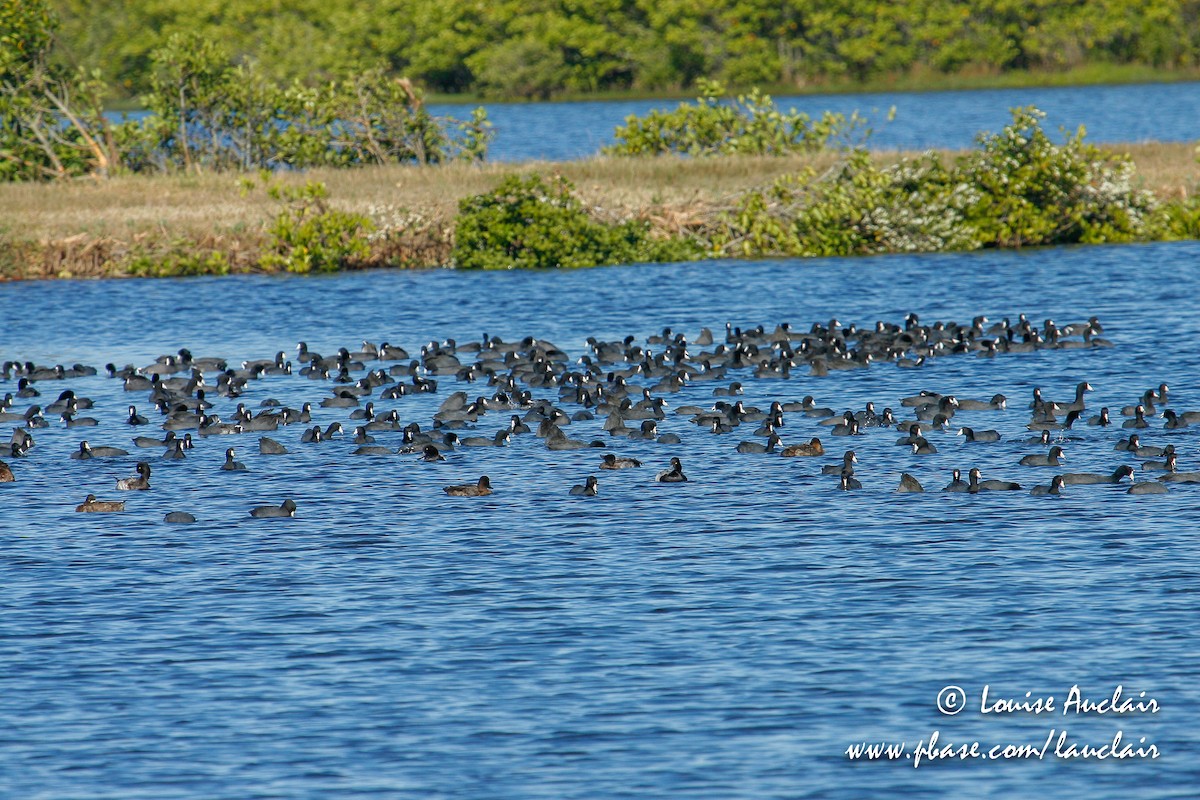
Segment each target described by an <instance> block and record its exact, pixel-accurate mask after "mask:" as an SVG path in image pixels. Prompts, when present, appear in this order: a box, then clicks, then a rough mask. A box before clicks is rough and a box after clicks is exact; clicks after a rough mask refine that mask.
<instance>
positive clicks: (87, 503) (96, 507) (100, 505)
mask: <svg viewBox="0 0 1200 800" xmlns="http://www.w3.org/2000/svg"><path fill="white" fill-rule="evenodd" d="M75 510H76V511H82V512H93V513H103V512H108V511H124V510H125V501H124V500H97V499H96V495H94V494H89V495H88V496H87V499H85V500H84V501H83V502H82V503H80V504H79V505H77V506H75Z"/></svg>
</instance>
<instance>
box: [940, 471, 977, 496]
mask: <svg viewBox="0 0 1200 800" xmlns="http://www.w3.org/2000/svg"><path fill="white" fill-rule="evenodd" d="M950 478H951V480H950V482H949V483H948V484H946V485H945V486H944V487H943V488H942V491H943V492H966V491H969V490H970V487H971V484H969V483H967V482H966V481H964V480H963V479H962V473H961V472H960V471H958V470H954V471H953V472H951V473H950Z"/></svg>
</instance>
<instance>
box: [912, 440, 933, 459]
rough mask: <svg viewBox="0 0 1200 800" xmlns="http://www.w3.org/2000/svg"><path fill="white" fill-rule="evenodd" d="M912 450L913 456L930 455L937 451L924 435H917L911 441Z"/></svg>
mask: <svg viewBox="0 0 1200 800" xmlns="http://www.w3.org/2000/svg"><path fill="white" fill-rule="evenodd" d="M912 451H913V455H914V456H931V455H933V454H934V453H936V452H937V448H936V447H934V446H933V443H932V442H930V441H929V440H928V439H926V438H925V437H924V436H918V437H916V438H915V439H913V441H912Z"/></svg>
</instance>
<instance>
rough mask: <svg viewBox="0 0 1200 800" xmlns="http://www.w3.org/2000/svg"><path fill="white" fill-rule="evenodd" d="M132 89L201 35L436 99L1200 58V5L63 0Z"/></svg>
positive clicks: (303, 71) (319, 71)
mask: <svg viewBox="0 0 1200 800" xmlns="http://www.w3.org/2000/svg"><path fill="white" fill-rule="evenodd" d="M53 3H54V6H55V8H56V10H57V11H58V12H59V14H60V15H61V16H62V18H63V20H64V26H63V30H62V38H63V39H64V41H65V43H66V45H67V50H68V52H70V53H71V54H72V55H73V57H74V58H75V59H76V60H77V62H78V63H82V64H84V65H86V66H87V67H89V68H95V67H99V68H102V69H103V70H104V72H105V77H106V79H107V80H109V81H111V82H112V84H113V86H114V87H115V88H116V89H117V90H118V91H119V92H121V93H123V94H125V95H127V96H130V97H136V96H138V95H140V94H142V93H144V92H146V91H148V90H149V89H150V82H151V75H152V72H153V63H154V57H153V53H154V51H155V50H157V49H158V48H160V47H162V46H163V45H164V44H165V43H166V42H167V40H168V39H169V38H170V37H171V36H172V35H173V34H177V33H183V32H188V31H195V32H197V33H199V34H200V35H201V36H203V37H204V38H206V39H209V40H213V41H220V42H222V43H224V44H225V45H226V46H228V47H229V49H230V51H231V52H233V53H236V54H238V55H239V56H240V57H244V58H246V59H247V60H253V61H255V62H256V63H257V64H258V65H259V68H260V69H261V70H262V72H263V74H265V75H266V76H268V77H269V78H270V79H271V80H273V81H275V82H277V83H285V84H286V83H289V82H291V81H292V80H293V79H300V80H302V81H304V82H306V83H309V84H310V85H320V84H323V83H326V82H329V81H331V80H338V79H339V76H342V75H346V74H349V73H350V72H351V71H353V70H358V69H363V68H367V67H383V68H385V69H386V70H387V71H389V72H390V73H391V74H395V75H406V76H408V77H409V78H411V79H413V80H414V81H415V82H417V83H418V84H419V85H422V86H424V87H426V88H427V89H429V90H432V91H437V92H449V93H457V92H476V93H485V94H492V95H496V96H505V97H529V98H546V97H551V96H554V95H557V94H561V93H564V92H570V93H587V92H596V91H604V90H619V89H631V88H632V89H637V90H643V91H653V90H662V89H669V88H686V87H690V86H693V85H695V84H696V82H697V81H698V79H700V78H713V79H717V80H721V81H723V82H725V83H727V84H729V85H733V86H740V87H749V86H754V85H788V84H791V85H797V86H800V85H804V84H805V83H811V82H814V81H829V80H864V79H870V78H874V77H879V76H884V75H900V74H908V73H913V72H918V73H922V72H924V73H957V72H988V73H996V72H1007V71H1017V70H1028V69H1042V70H1058V69H1064V68H1073V67H1080V66H1084V65H1093V64H1140V65H1149V66H1153V67H1158V68H1165V69H1174V68H1188V67H1195V66H1196V65H1197V64H1198V63H1200V0H1088V1H1087V2H1085V0H970V1H969V2H955V1H954V0H894V1H893V0H710V2H703V3H697V2H693V1H692V0H593V1H592V2H586V3H585V2H579V1H578V0H521V2H516V1H515V0H496V1H495V2H490V3H482V2H447V1H446V0H344V1H343V2H338V3H330V2H321V0H53Z"/></svg>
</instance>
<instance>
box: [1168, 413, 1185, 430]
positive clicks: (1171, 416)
mask: <svg viewBox="0 0 1200 800" xmlns="http://www.w3.org/2000/svg"><path fill="white" fill-rule="evenodd" d="M1163 419H1165V420H1166V424H1164V425H1163V427H1164V428H1166V429H1167V430H1169V431H1174V430H1179V429H1180V428H1186V427H1187V426H1188V421H1187V420H1186V419H1184V418H1183V417H1181V416H1179V415H1178V414H1176V413H1175V412H1174V411H1172V410H1171V409H1169V408H1168V409H1167V410H1166V411H1164V412H1163Z"/></svg>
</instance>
